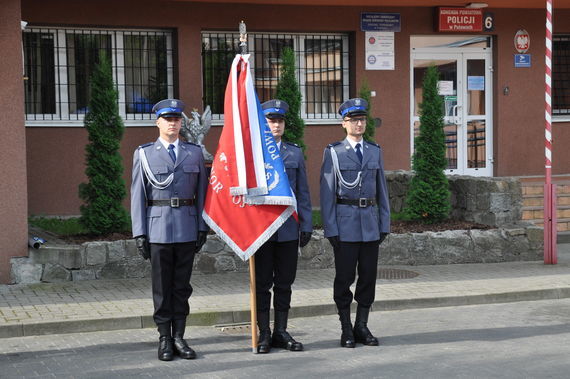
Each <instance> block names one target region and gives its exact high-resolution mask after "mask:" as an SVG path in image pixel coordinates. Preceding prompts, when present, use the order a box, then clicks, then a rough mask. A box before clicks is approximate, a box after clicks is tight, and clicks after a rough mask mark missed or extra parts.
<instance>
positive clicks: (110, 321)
mask: <svg viewBox="0 0 570 379" xmlns="http://www.w3.org/2000/svg"><path fill="white" fill-rule="evenodd" d="M564 298H570V287H562V288H549V289H540V290H528V291H515V292H503V293H489V294H481V295H465V296H442V297H429V298H410V299H397V300H378V301H375V302H374V305H373V310H377V311H380V310H382V311H393V310H405V309H419V308H436V307H449V306H462V305H476V304H496V303H509V302H517V301H536V300H552V299H564ZM353 305H354V306H355V304H353ZM336 313H337V311H336V306H335V305H334V303H331V304H317V305H301V306H296V307H293V308H291V311H290V318H297V317H312V316H324V315H333V314H336ZM249 320H250V311H249V309H242V310H222V311H211V312H197V313H192V314H190V316H189V317H188V325H191V326H214V325H227V324H238V323H248V322H249ZM154 327H155V325H154V322H153V320H152V316H151V315H142V316H125V317H112V318H96V319H83V320H61V321H53V322H39V323H19V324H10V325H0V338H13V337H27V336H37V335H48V334H62V333H80V332H96V331H109V330H122V329H141V328H154Z"/></svg>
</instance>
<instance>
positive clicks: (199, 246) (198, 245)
mask: <svg viewBox="0 0 570 379" xmlns="http://www.w3.org/2000/svg"><path fill="white" fill-rule="evenodd" d="M207 239H208V232H202V231H200V232H198V239H197V240H196V252H197V253H198V252H200V250H201V249H202V246H204V244H205V243H206V240H207Z"/></svg>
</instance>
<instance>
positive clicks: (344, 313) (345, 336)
mask: <svg viewBox="0 0 570 379" xmlns="http://www.w3.org/2000/svg"><path fill="white" fill-rule="evenodd" d="M338 317H339V320H340V327H341V329H342V334H341V335H340V346H342V347H349V348H354V347H355V346H356V342H355V341H354V335H353V334H352V322H351V321H350V308H346V309H339V310H338Z"/></svg>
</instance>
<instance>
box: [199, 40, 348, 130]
mask: <svg viewBox="0 0 570 379" xmlns="http://www.w3.org/2000/svg"><path fill="white" fill-rule="evenodd" d="M216 35H232V36H235V38H234V41H235V40H239V33H237V32H228V31H221V30H202V32H201V34H200V41H201V42H203V41H204V37H205V36H206V37H214V36H216ZM259 36H262V37H263V38H269V39H287V38H290V39H292V40H293V51H294V52H295V61H296V65H297V67H296V69H295V77H296V79H297V82H298V83H299V87H300V88H301V118H302V119H303V120H304V122H305V123H306V124H314V125H330V124H336V123H338V122H339V121H340V120H341V117H340V116H339V115H338V112H336V110H335V111H334V112H331V113H307V111H306V110H307V101H306V98H307V96H306V91H307V88H308V87H307V85H306V75H307V73H308V70H310V68H307V67H306V66H305V62H306V59H305V55H306V54H305V41H306V40H307V39H310V38H314V37H320V38H322V37H326V36H333V37H336V38H339V39H340V42H341V44H342V49H341V53H340V54H341V68H342V73H341V77H342V90H341V92H342V93H341V97H342V99H341V101H340V103H339V104H338V105H340V104H342V102H343V101H346V100H348V99H349V98H350V88H351V87H350V78H351V75H350V70H351V67H350V63H351V60H350V34H349V33H342V32H338V33H330V32H329V33H288V32H250V33H248V35H247V38H248V41H247V43H248V47H252V46H253V47H255V38H256V37H259ZM321 40H322V39H321ZM202 53H203V51H202ZM248 54H250V55H251V58H250V60H249V61H250V70H251V75H252V80H253V82H254V83H255V82H256V77H255V68H256V66H255V51H248ZM203 57H204V56H203V54H202V55H201V65H202V70H201V75H202V83H204V80H205V79H204V58H203ZM315 70H316V69H315ZM202 90H203V87H202ZM203 97H204V94H202V98H203ZM202 105H203V106H204V107H205V106H207V105H208V104H205V103H204V104H202ZM223 122H224V115H223V113H221V114H218V113H216V114H212V125H223Z"/></svg>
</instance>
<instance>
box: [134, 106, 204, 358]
mask: <svg viewBox="0 0 570 379" xmlns="http://www.w3.org/2000/svg"><path fill="white" fill-rule="evenodd" d="M152 110H153V112H154V113H155V114H156V117H157V120H156V126H157V127H158V129H159V137H158V139H157V140H156V141H155V142H151V143H147V144H145V145H142V146H139V147H138V148H137V149H136V150H135V153H134V157H133V175H132V178H133V180H132V184H131V218H132V228H133V236H134V237H135V239H136V243H137V249H138V250H139V253H140V254H141V255H142V256H143V258H145V259H149V258H150V262H151V268H152V297H153V302H154V315H153V318H154V322H155V323H156V325H157V327H158V332H159V334H160V340H159V348H158V359H160V360H162V361H170V360H172V359H173V356H174V354H176V355H178V356H180V357H182V358H185V359H194V358H195V357H196V353H195V352H194V350H192V348H190V347H189V346H188V344H187V343H186V341H185V340H184V329H185V327H186V317H187V316H188V313H189V305H188V299H189V298H190V295H191V294H192V286H191V285H190V276H191V274H192V264H193V262H194V255H195V253H196V252H198V251H199V250H200V248H201V247H202V245H203V244H204V242H205V241H206V237H207V230H208V227H207V226H206V223H205V222H204V220H203V219H202V209H203V207H204V197H205V195H206V186H207V180H208V179H207V175H206V170H205V167H204V158H203V157H202V149H201V148H200V147H199V146H198V145H195V144H192V143H185V142H182V141H180V140H179V139H178V133H179V131H180V128H181V125H182V111H183V110H184V103H183V102H182V101H180V100H177V99H166V100H162V101H160V102H158V103H157V104H156V105H155V106H154V107H153V109H152Z"/></svg>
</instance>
